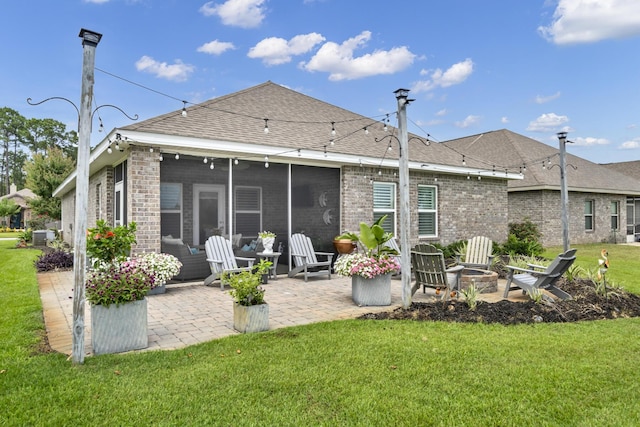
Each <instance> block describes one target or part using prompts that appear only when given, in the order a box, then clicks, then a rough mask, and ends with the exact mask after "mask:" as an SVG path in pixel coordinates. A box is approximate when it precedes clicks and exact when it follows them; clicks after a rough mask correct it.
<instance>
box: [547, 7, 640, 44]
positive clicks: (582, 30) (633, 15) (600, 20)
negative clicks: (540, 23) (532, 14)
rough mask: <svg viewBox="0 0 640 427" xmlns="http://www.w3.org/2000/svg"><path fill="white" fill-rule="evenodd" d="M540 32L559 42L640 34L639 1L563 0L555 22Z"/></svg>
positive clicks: (586, 41)
mask: <svg viewBox="0 0 640 427" xmlns="http://www.w3.org/2000/svg"><path fill="white" fill-rule="evenodd" d="M538 32H539V33H540V34H541V35H542V36H543V37H544V38H546V39H547V40H549V41H551V42H553V43H555V44H571V43H593V42H597V41H600V40H606V39H619V38H624V37H631V36H636V35H640V2H639V1H638V0H560V1H559V3H558V7H557V8H556V10H555V12H554V14H553V22H551V24H549V25H548V26H546V27H538Z"/></svg>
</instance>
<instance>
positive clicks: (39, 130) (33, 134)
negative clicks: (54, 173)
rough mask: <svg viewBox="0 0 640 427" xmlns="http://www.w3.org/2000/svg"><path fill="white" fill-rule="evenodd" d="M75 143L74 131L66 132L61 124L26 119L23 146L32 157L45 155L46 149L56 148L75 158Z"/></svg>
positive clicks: (54, 121)
mask: <svg viewBox="0 0 640 427" xmlns="http://www.w3.org/2000/svg"><path fill="white" fill-rule="evenodd" d="M77 143H78V134H77V133H76V131H73V130H72V131H69V132H67V127H66V125H65V124H64V123H62V122H59V121H57V120H54V119H28V120H27V122H26V141H25V146H27V147H28V148H29V150H30V151H31V154H32V155H36V154H38V153H46V151H47V149H48V148H51V147H57V148H60V149H62V150H63V151H64V152H65V153H66V154H67V155H69V156H71V157H75V151H76V149H75V146H74V144H77Z"/></svg>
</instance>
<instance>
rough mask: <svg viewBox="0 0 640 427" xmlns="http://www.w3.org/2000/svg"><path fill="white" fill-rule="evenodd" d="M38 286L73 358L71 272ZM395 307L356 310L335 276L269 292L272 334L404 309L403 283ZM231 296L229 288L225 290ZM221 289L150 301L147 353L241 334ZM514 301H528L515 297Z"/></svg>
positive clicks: (178, 291)
mask: <svg viewBox="0 0 640 427" xmlns="http://www.w3.org/2000/svg"><path fill="white" fill-rule="evenodd" d="M38 285H39V288H40V297H41V299H42V306H43V312H44V321H45V325H46V331H47V337H48V339H49V345H50V346H51V348H52V349H53V350H55V351H58V352H60V353H64V354H69V355H70V354H71V352H72V334H71V326H72V323H73V272H72V271H63V272H50V273H38ZM391 285H392V290H391V293H392V296H391V306H384V307H358V306H356V305H355V304H354V303H353V301H352V300H351V279H350V278H347V277H340V276H332V278H331V280H327V279H326V278H310V279H309V281H308V282H307V283H305V282H304V280H303V279H301V278H291V279H290V278H287V277H286V275H282V276H279V277H278V279H277V280H270V281H269V283H268V284H267V285H264V286H265V289H266V298H265V299H266V301H267V302H268V303H269V312H270V313H269V317H270V329H278V328H283V327H287V326H294V325H304V324H309V323H315V322H324V321H331V320H338V319H348V318H355V317H358V316H360V315H362V314H365V313H371V312H379V311H389V310H393V309H395V308H397V307H399V306H401V305H402V289H401V282H400V280H392V283H391ZM504 285H505V281H504V280H499V283H498V290H497V291H496V292H492V293H486V294H481V296H480V299H481V300H483V301H490V302H493V301H498V300H501V299H502V292H503V290H504ZM226 290H228V288H226ZM226 290H225V292H222V291H221V290H220V288H219V286H212V287H207V286H204V285H203V284H202V281H198V282H187V283H176V284H170V285H168V286H167V292H166V293H165V294H160V295H152V296H149V297H148V325H149V347H148V348H146V349H145V350H143V351H148V350H172V349H178V348H183V347H186V346H189V345H193V344H198V343H201V342H205V341H210V340H214V339H218V338H222V337H225V336H229V335H235V334H238V332H237V331H235V330H234V329H233V309H232V304H233V303H232V299H231V297H230V296H229V295H228V292H226ZM434 297H435V294H434V291H433V290H429V289H427V293H426V294H423V293H422V291H421V290H419V291H418V292H416V294H415V295H414V298H413V301H416V302H417V301H429V300H431V299H432V298H434ZM509 299H510V300H514V301H517V300H520V301H524V300H526V297H525V296H523V295H522V294H521V293H519V292H512V296H510V298H509ZM85 326H86V327H85V351H86V354H87V355H91V354H92V349H91V331H90V327H91V309H90V307H89V304H88V303H87V304H86V307H85Z"/></svg>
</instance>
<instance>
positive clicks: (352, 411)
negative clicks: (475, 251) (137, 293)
mask: <svg viewBox="0 0 640 427" xmlns="http://www.w3.org/2000/svg"><path fill="white" fill-rule="evenodd" d="M13 245H14V242H10V241H0V270H1V271H2V279H1V283H0V289H1V293H0V294H1V295H3V297H4V298H3V300H4V304H3V305H4V308H3V310H2V312H1V313H2V314H0V382H1V383H2V386H1V388H0V390H1V391H0V406H1V407H3V408H5V409H4V410H3V411H1V412H0V424H1V425H67V424H74V425H133V424H143V425H296V426H298V425H367V426H369V425H491V426H494V425H518V426H520V425H562V426H566V425H616V426H625V425H629V426H631V425H636V422H635V421H634V420H638V419H640V408H639V407H638V405H637V404H636V402H637V401H639V400H640V381H639V379H640V374H639V373H638V370H637V366H638V365H639V364H640V341H639V340H638V339H637V337H638V336H640V318H631V319H616V320H601V321H593V322H578V323H545V324H536V325H515V326H502V325H486V324H460V323H447V322H414V321H397V320H396V321H391V320H389V321H372V320H371V321H363V320H346V321H335V322H327V323H318V324H312V325H307V326H299V327H292V328H286V329H278V330H273V331H270V332H266V333H260V334H250V335H240V336H232V337H228V338H223V339H220V340H216V341H211V342H207V343H204V344H200V345H196V346H192V347H188V348H185V349H181V350H175V351H163V352H145V353H133V354H123V355H106V356H99V357H88V358H86V359H85V364H84V365H82V366H73V365H72V364H71V362H70V361H68V360H67V358H66V356H64V355H61V354H56V353H47V352H44V350H45V349H46V347H45V346H43V345H42V343H43V337H42V334H43V331H44V326H43V322H42V312H41V303H40V299H39V295H38V288H37V283H36V273H35V271H34V268H33V266H32V260H34V259H35V258H36V257H37V255H38V254H39V251H36V250H30V249H21V250H15V249H12V247H13ZM601 248H602V245H594V246H593V247H591V246H584V247H583V246H579V250H578V264H580V265H583V266H584V267H588V268H592V266H595V265H597V259H598V255H599V253H600V249H601ZM607 248H608V249H609V254H610V260H611V269H610V272H609V273H608V274H609V276H610V278H611V280H613V281H615V282H619V283H621V284H622V285H623V286H624V287H625V288H626V289H628V290H630V291H632V292H635V293H640V283H638V282H636V281H635V280H634V272H636V271H639V269H640V247H630V246H622V245H618V246H614V245H608V246H607ZM547 252H548V256H555V255H556V254H557V253H558V252H559V250H558V249H557V248H551V249H549V250H548V251H547ZM319 291H321V290H319Z"/></svg>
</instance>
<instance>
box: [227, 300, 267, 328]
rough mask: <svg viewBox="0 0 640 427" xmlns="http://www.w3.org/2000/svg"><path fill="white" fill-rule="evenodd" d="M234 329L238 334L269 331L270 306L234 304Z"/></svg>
mask: <svg viewBox="0 0 640 427" xmlns="http://www.w3.org/2000/svg"><path fill="white" fill-rule="evenodd" d="M233 328H234V329H235V330H236V331H238V332H243V333H245V332H261V331H268V330H269V304H258V305H240V304H238V303H237V302H234V303H233Z"/></svg>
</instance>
